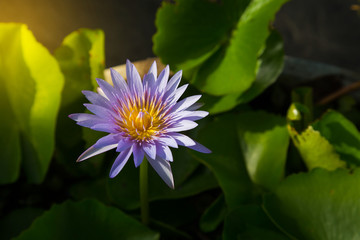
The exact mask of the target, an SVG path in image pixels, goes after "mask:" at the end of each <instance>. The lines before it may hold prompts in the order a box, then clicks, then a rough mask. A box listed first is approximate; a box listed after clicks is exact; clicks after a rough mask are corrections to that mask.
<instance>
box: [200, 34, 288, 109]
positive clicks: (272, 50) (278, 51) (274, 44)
mask: <svg viewBox="0 0 360 240" xmlns="http://www.w3.org/2000/svg"><path fill="white" fill-rule="evenodd" d="M259 61H260V67H259V70H258V72H257V75H256V78H255V81H254V82H253V83H252V85H251V87H250V88H249V89H247V90H246V91H245V92H244V93H235V94H229V95H226V96H222V97H216V96H212V95H209V94H204V95H203V97H202V100H201V101H203V102H205V103H206V104H205V106H204V109H205V110H207V111H209V112H210V113H213V114H214V113H219V112H224V111H227V110H230V109H232V108H234V107H235V106H236V105H238V104H241V103H246V102H249V101H251V100H252V99H253V98H255V97H256V96H257V95H259V94H260V93H262V92H263V91H264V90H265V89H266V88H267V87H269V86H270V85H271V84H273V83H274V82H275V81H276V79H277V77H278V76H279V75H280V73H281V71H282V69H283V65H284V50H283V42H282V40H281V37H280V35H279V34H278V33H277V32H275V31H272V32H271V34H270V36H269V37H268V39H267V40H266V48H265V50H264V52H263V53H262V54H261V56H260V57H259Z"/></svg>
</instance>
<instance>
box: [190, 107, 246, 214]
mask: <svg viewBox="0 0 360 240" xmlns="http://www.w3.org/2000/svg"><path fill="white" fill-rule="evenodd" d="M240 118H241V115H233V114H227V115H223V116H220V117H216V118H214V119H213V121H212V122H210V123H208V124H207V125H205V126H204V128H203V129H201V130H200V131H199V135H198V138H197V139H198V141H199V142H200V143H201V144H204V145H205V146H206V147H208V148H209V149H211V151H212V153H211V154H202V153H196V152H194V155H195V156H196V157H197V159H198V160H199V161H201V162H202V163H204V164H205V165H206V166H207V167H209V168H210V169H211V171H213V172H214V174H215V176H216V178H217V179H218V182H219V185H220V187H221V188H222V190H223V191H224V194H225V200H226V203H227V205H228V207H229V209H233V208H235V207H237V206H238V205H239V204H242V203H245V202H248V201H251V200H252V197H253V195H252V192H251V191H252V183H251V181H250V179H249V176H248V174H247V171H246V167H245V163H244V159H243V156H242V152H241V149H240V143H239V140H238V136H237V129H236V124H237V121H238V119H240Z"/></svg>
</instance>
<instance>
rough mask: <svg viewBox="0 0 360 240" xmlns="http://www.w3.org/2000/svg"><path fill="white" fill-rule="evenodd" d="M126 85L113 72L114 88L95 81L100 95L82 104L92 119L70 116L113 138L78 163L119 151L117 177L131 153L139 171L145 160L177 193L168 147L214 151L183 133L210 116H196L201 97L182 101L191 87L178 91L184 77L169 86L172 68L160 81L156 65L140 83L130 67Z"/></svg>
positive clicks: (114, 169)
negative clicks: (104, 153)
mask: <svg viewBox="0 0 360 240" xmlns="http://www.w3.org/2000/svg"><path fill="white" fill-rule="evenodd" d="M126 75H127V82H126V81H125V80H124V79H123V78H122V76H121V75H120V74H119V73H118V72H116V71H115V70H113V69H111V78H112V82H113V86H111V85H110V84H109V83H107V82H106V81H104V80H102V79H97V83H98V84H99V87H100V88H98V92H99V93H95V92H91V91H83V94H84V95H85V96H86V98H87V99H88V100H89V101H90V102H91V103H92V104H84V105H85V107H86V108H87V109H88V110H89V111H90V112H92V113H93V114H87V113H75V114H71V115H69V117H70V118H71V119H73V120H75V121H76V122H77V124H79V125H80V126H83V127H88V128H91V129H93V130H96V131H102V132H107V133H109V134H108V135H107V136H105V137H102V138H100V139H99V140H98V141H97V142H96V143H95V144H94V145H93V146H91V147H90V148H89V149H87V150H86V151H85V152H84V153H83V154H81V155H80V157H79V158H78V159H77V161H78V162H81V161H83V160H85V159H88V158H90V157H92V156H95V155H97V154H100V153H103V152H106V151H109V150H111V149H114V148H115V149H116V151H117V152H120V154H119V155H118V157H117V158H116V159H115V162H114V164H113V165H112V168H111V170H110V177H111V178H113V177H115V176H116V175H117V174H118V173H119V172H120V171H121V169H122V168H123V167H124V165H125V164H126V162H127V161H128V159H129V158H130V156H131V154H132V155H133V158H134V163H135V166H136V167H138V166H139V165H140V164H141V162H142V161H143V159H144V156H145V157H146V159H147V161H148V162H149V163H150V165H151V166H152V167H153V168H154V169H155V171H156V172H157V173H158V174H159V176H160V177H161V178H162V179H163V180H164V181H165V183H166V184H167V185H168V186H169V187H171V188H174V180H173V175H172V172H171V167H170V162H172V161H173V156H172V153H171V150H170V148H169V147H173V148H177V147H178V145H181V146H185V147H188V148H191V149H194V150H196V151H199V152H203V153H210V152H211V151H210V150H209V149H207V148H206V147H204V146H203V145H201V144H199V143H197V142H195V141H194V140H192V139H191V138H189V137H188V136H186V135H184V134H181V133H179V132H182V131H186V130H190V129H193V128H195V127H196V126H197V123H195V122H194V121H196V120H199V119H201V118H203V117H205V116H207V115H208V112H205V111H196V110H197V109H198V108H199V107H200V105H199V104H197V103H196V102H197V101H198V100H199V98H200V97H201V95H196V96H191V97H187V98H185V99H183V100H181V101H179V102H178V100H179V98H180V97H181V95H182V94H183V93H184V91H185V89H186V88H187V86H188V85H187V84H186V85H183V86H181V87H178V86H179V83H180V80H181V75H182V72H181V71H179V72H177V73H176V74H175V75H174V76H173V77H172V78H171V79H170V80H169V81H168V79H169V66H166V68H165V69H164V70H163V71H162V72H161V73H160V75H159V76H158V77H157V68H156V62H154V63H153V64H152V66H151V68H150V70H149V72H148V74H146V75H145V76H144V79H143V81H141V78H140V75H139V73H138V71H137V70H136V68H135V66H134V65H133V64H132V63H131V62H130V61H127V62H126Z"/></svg>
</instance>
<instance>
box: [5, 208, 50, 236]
mask: <svg viewBox="0 0 360 240" xmlns="http://www.w3.org/2000/svg"><path fill="white" fill-rule="evenodd" d="M43 212H44V210H43V209H39V208H20V209H16V210H14V211H12V212H10V213H9V214H8V215H6V216H5V217H4V218H2V219H1V220H0V239H12V238H13V237H16V236H17V235H19V234H20V233H21V232H22V231H24V230H25V229H27V228H28V227H29V226H30V225H31V223H32V222H33V221H34V220H35V218H37V217H39V216H40V215H41V214H42V213H43Z"/></svg>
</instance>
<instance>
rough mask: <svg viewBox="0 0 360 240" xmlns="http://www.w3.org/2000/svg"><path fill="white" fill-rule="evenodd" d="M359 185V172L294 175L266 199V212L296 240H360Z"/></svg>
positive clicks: (340, 170) (320, 171) (315, 171)
mask: <svg viewBox="0 0 360 240" xmlns="http://www.w3.org/2000/svg"><path fill="white" fill-rule="evenodd" d="M359 184H360V171H359V169H355V171H354V172H349V171H348V170H346V169H337V170H336V171H328V170H325V169H320V168H319V169H314V170H312V171H311V172H309V173H301V174H296V175H292V176H290V177H288V178H287V179H285V180H284V181H283V182H282V183H281V184H280V185H279V187H278V188H277V189H276V191H275V192H274V193H273V194H270V195H267V196H265V200H264V201H265V203H264V206H265V210H266V211H267V214H268V215H269V216H270V217H271V218H272V219H273V221H274V222H276V224H277V225H278V226H279V227H281V228H282V229H284V230H285V231H287V232H288V233H289V234H291V235H293V236H295V237H296V238H297V239H309V240H311V239H317V240H318V239H319V240H321V239H326V240H331V239H358V238H359V237H360V228H359V226H360V218H359V216H360V201H359V199H360V191H359V189H358V188H359Z"/></svg>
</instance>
